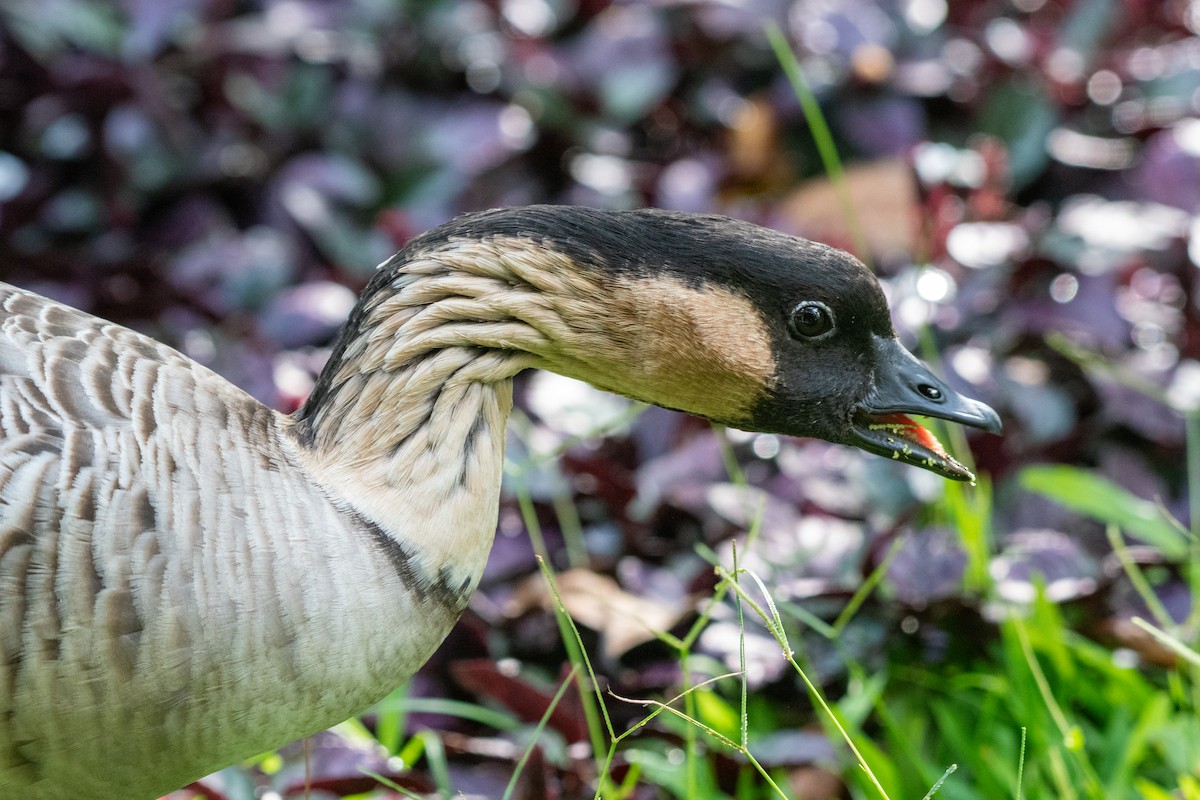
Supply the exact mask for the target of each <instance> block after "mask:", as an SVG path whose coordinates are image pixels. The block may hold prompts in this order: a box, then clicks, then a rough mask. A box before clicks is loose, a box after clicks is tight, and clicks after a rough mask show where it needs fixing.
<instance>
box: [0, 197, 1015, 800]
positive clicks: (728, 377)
mask: <svg viewBox="0 0 1200 800" xmlns="http://www.w3.org/2000/svg"><path fill="white" fill-rule="evenodd" d="M0 303H2V304H3V315H2V319H0V427H2V429H3V430H2V435H3V440H2V442H0V796H3V797H21V798H24V800H39V799H41V800H59V799H60V798H71V799H72V800H84V798H105V799H106V800H108V799H111V798H122V799H123V800H136V799H137V798H153V797H156V796H157V795H159V794H160V793H164V792H167V791H170V790H172V789H175V788H177V787H179V786H181V785H184V784H187V783H188V782H189V781H192V780H195V779H197V778H199V777H202V776H203V775H205V774H207V773H209V772H211V771H213V770H215V769H218V768H221V767H223V766H225V765H228V764H230V763H232V762H236V761H238V760H240V759H244V758H247V757H249V756H252V755H254V754H256V753H259V752H262V751H264V750H268V749H271V748H275V747H277V746H279V745H282V744H284V743H286V742H288V741H290V740H293V739H296V738H299V737H302V736H305V735H307V734H310V733H312V732H314V731H318V730H321V729H323V728H326V727H328V726H330V725H333V724H335V723H337V722H339V721H341V720H343V719H344V718H346V717H348V716H350V715H352V714H354V713H356V712H359V711H361V710H362V709H364V708H366V707H367V706H369V705H370V704H371V703H373V702H375V701H377V700H378V699H380V698H381V697H383V696H384V695H385V694H387V692H388V691H389V690H391V689H392V688H394V687H395V686H396V685H398V684H399V683H400V682H402V681H403V680H405V678H407V677H408V676H409V675H411V674H412V673H413V672H414V671H415V670H416V669H417V668H418V667H419V666H420V665H421V664H422V662H424V661H425V660H426V659H427V658H429V656H430V654H431V653H433V651H434V649H435V648H436V647H437V646H438V644H439V643H440V642H441V641H442V639H443V637H445V636H446V634H447V632H448V631H449V630H450V628H451V626H452V625H453V624H454V622H455V620H456V619H457V618H458V616H459V614H460V613H461V612H462V610H463V609H464V607H465V606H466V605H467V601H468V598H469V597H470V596H471V592H472V590H473V589H474V588H475V585H476V583H477V582H478V581H479V577H480V573H481V572H482V570H483V566H484V562H485V560H486V558H487V555H488V550H489V548H490V547H491V543H492V534H493V530H494V529H495V526H496V516H497V505H498V502H499V491H500V473H501V462H502V457H503V450H504V427H505V421H506V418H507V416H508V413H509V408H510V404H511V399H512V378H513V376H514V375H515V374H516V373H518V372H520V371H521V370H523V369H526V368H528V367H539V368H543V369H551V370H554V371H556V372H560V373H562V374H564V375H569V376H572V377H575V378H581V379H584V380H587V381H589V382H591V383H592V384H594V385H596V386H598V387H600V388H602V389H606V390H609V391H613V392H619V393H621V394H624V395H628V396H630V397H633V398H637V399H639V400H644V401H647V402H651V403H657V404H659V405H662V406H666V407H669V408H676V409H682V410H685V411H688V412H691V413H693V414H698V415H701V416H704V417H707V418H709V419H711V420H715V421H717V422H720V423H724V424H727V425H732V426H736V427H739V428H745V429H753V430H760V431H773V432H779V433H784V434H791V435H796V436H816V437H822V438H825V439H829V440H831V441H834V442H842V443H846V444H851V445H855V446H858V447H861V448H864V449H866V450H869V451H872V452H875V453H881V454H884V455H887V456H889V457H892V458H896V459H899V460H901V461H905V462H908V463H911V464H916V465H918V466H922V467H925V468H927V469H930V470H933V471H934V472H937V473H939V474H941V475H944V476H946V477H949V478H955V479H960V480H961V479H967V478H969V477H970V473H969V472H968V471H967V470H966V469H965V468H964V467H962V466H961V465H960V464H958V463H957V462H956V461H954V460H953V459H952V458H951V457H950V456H948V455H947V454H946V453H945V451H944V450H943V449H942V448H941V446H940V445H939V444H938V443H937V441H936V440H935V439H934V438H933V437H932V436H930V435H929V434H928V432H927V431H925V430H924V429H923V428H921V427H920V426H919V425H917V424H916V423H915V422H913V421H912V420H910V419H909V418H908V417H907V416H905V414H907V413H917V414H925V415H929V416H934V417H941V418H943V419H947V420H953V421H956V422H960V423H964V424H966V425H972V426H975V427H980V428H983V429H986V430H989V431H993V432H995V431H998V430H999V428H1000V422H999V419H998V417H997V416H996V414H995V412H994V411H992V410H991V409H990V408H988V407H987V406H985V405H983V404H981V403H978V402H975V401H973V400H969V399H966V398H964V397H962V396H960V395H958V394H957V393H955V392H954V391H953V390H951V389H950V388H949V387H948V386H946V384H944V383H943V382H941V381H940V380H938V379H937V378H936V377H934V376H933V375H932V374H931V373H930V372H929V371H928V370H927V369H926V368H925V367H924V366H922V365H921V364H920V362H918V361H917V360H916V359H915V358H913V357H912V356H911V355H910V354H909V353H908V352H907V351H906V350H905V349H904V348H903V347H902V346H901V345H900V344H899V343H898V342H897V340H896V338H895V333H894V331H893V329H892V324H891V321H890V318H889V315H888V309H887V306H886V303H885V301H884V296H883V294H882V292H881V291H880V288H879V284H878V283H877V282H876V280H875V279H874V277H872V275H871V274H870V273H869V272H868V271H867V270H866V269H865V268H864V267H863V266H862V265H861V264H859V263H858V262H857V261H855V260H854V259H853V258H852V257H850V256H848V255H847V254H845V253H842V252H840V251H838V250H834V249H832V248H829V247H825V246H823V245H819V244H814V243H812V242H808V241H804V240H802V239H797V238H793V237H789V236H785V235H783V234H780V233H776V232H773V231H770V230H764V229H762V228H758V227H755V226H753V225H749V224H746V223H743V222H737V221H734V220H730V219H725V218H721V217H714V216H690V215H683V214H675V213H666V212H660V211H649V210H647V211H630V212H605V211H595V210H590V209H583V208H569V207H545V206H542V207H531V208H517V209H502V210H495V211H488V212H484V213H479V214H471V215H467V216H464V217H461V218H459V219H457V220H454V221H452V222H450V223H448V224H446V225H443V226H441V227H439V228H437V229H435V230H432V231H430V232H428V233H426V234H424V235H422V236H420V237H418V238H416V239H415V240H413V241H412V242H411V243H410V244H409V245H408V246H407V247H405V248H404V250H402V251H401V252H400V253H399V254H398V255H396V256H395V257H393V258H392V259H390V260H389V261H387V262H386V263H385V264H383V265H382V267H381V268H380V269H379V271H378V273H377V274H376V276H375V278H374V279H373V280H372V281H371V283H370V285H369V286H368V287H367V289H366V291H365V292H364V293H363V296H362V298H361V300H360V301H359V303H358V305H357V307H356V308H355V309H354V311H353V313H352V314H351V315H350V319H349V322H348V323H347V324H346V326H345V328H344V330H343V331H342V333H341V336H340V337H339V339H338V341H337V344H336V346H335V349H334V352H333V356H332V357H331V358H330V360H329V364H328V366H326V368H325V370H324V372H323V373H322V375H321V376H320V379H319V381H318V383H317V385H316V388H315V390H314V391H313V393H312V396H311V397H310V398H309V400H308V402H307V404H306V405H305V406H304V407H303V408H302V409H301V410H300V411H299V412H297V413H296V414H294V415H292V416H284V415H281V414H279V413H276V412H274V411H272V410H271V409H269V408H266V407H264V406H263V405H261V404H259V403H258V402H256V401H255V400H253V399H251V398H250V397H249V396H247V395H246V394H244V393H243V392H242V391H240V390H238V389H237V388H235V387H234V386H232V385H231V384H229V383H228V382H226V381H225V380H224V379H222V378H220V377H219V376H217V375H215V374H214V373H212V372H211V371H209V370H208V369H205V368H204V367H201V366H199V365H198V364H196V363H194V362H192V361H190V360H189V359H187V358H185V357H184V356H183V355H181V354H179V353H178V352H176V351H174V350H172V349H170V348H168V347H165V346H163V345H161V344H159V343H157V342H155V341H152V340H151V339H148V338H147V337H145V336H142V335H140V334H137V333H134V332H132V331H130V330H127V329H125V328H122V327H120V326H118V325H114V324H111V323H108V322H105V321H104V320H101V319H97V318H95V317H92V316H89V315H87V314H84V313H81V312H79V311H75V310H73V309H71V308H67V307H65V306H62V305H59V304H58V303H55V302H52V301H50V300H47V299H45V298H43V297H39V296H37V295H34V294H30V293H28V292H24V291H21V290H19V289H15V288H11V287H2V289H0Z"/></svg>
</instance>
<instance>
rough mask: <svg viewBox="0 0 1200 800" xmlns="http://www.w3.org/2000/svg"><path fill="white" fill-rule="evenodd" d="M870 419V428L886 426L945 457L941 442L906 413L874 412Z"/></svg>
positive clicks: (898, 434)
mask: <svg viewBox="0 0 1200 800" xmlns="http://www.w3.org/2000/svg"><path fill="white" fill-rule="evenodd" d="M872 420H873V421H872V423H871V427H872V428H886V429H888V430H890V431H892V432H893V433H895V434H896V435H897V436H899V437H901V438H902V439H907V440H908V441H910V442H915V443H916V444H919V445H921V446H922V447H924V448H926V449H927V450H930V451H932V452H933V453H935V454H936V455H939V456H941V457H943V458H945V457H946V451H945V450H943V449H942V443H941V442H939V441H938V440H937V439H935V438H934V436H933V434H932V433H930V432H929V431H927V430H925V428H922V427H921V426H920V425H918V424H917V422H916V421H915V420H914V419H913V418H912V417H909V416H908V415H906V414H875V415H872Z"/></svg>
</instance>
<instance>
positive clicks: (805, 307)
mask: <svg viewBox="0 0 1200 800" xmlns="http://www.w3.org/2000/svg"><path fill="white" fill-rule="evenodd" d="M788 329H789V330H790V331H791V334H792V336H793V338H796V339H815V338H818V337H820V336H824V335H825V334H827V333H829V332H830V331H831V330H833V312H832V311H830V310H829V306H827V305H825V304H824V303H820V302H817V301H816V300H805V301H804V302H803V303H800V304H799V305H797V306H796V307H795V308H793V309H792V316H791V318H790V319H788Z"/></svg>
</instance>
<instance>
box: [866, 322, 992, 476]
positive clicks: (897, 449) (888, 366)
mask: <svg viewBox="0 0 1200 800" xmlns="http://www.w3.org/2000/svg"><path fill="white" fill-rule="evenodd" d="M873 346H874V348H875V384H874V386H873V387H872V388H871V391H870V392H869V393H868V394H867V396H866V397H865V398H864V399H863V400H862V401H861V402H860V403H859V404H858V407H857V408H856V409H855V410H854V413H853V415H852V417H851V421H850V441H849V444H853V445H855V446H857V447H861V448H862V449H863V450H867V451H868V452H871V453H876V454H877V455H882V456H886V457H888V458H894V459H896V460H898V461H903V462H905V463H907V464H913V465H915V466H918V467H922V468H924V469H928V470H930V471H932V472H936V473H937V474H939V475H942V476H944V477H946V478H951V479H953V480H958V481H970V480H974V479H975V476H974V475H973V474H971V471H970V470H969V469H967V468H966V467H964V466H963V465H962V464H960V463H958V461H956V460H954V458H952V457H951V456H950V455H949V454H948V453H947V452H946V449H945V448H944V447H942V444H941V442H939V441H938V440H937V438H936V437H935V436H934V435H933V434H932V433H930V432H929V431H928V430H927V429H926V428H924V427H922V426H921V425H920V424H919V423H917V422H916V421H915V420H913V419H912V418H910V417H909V416H908V415H909V414H919V415H921V416H926V417H937V418H938V419H944V420H948V421H950V422H958V423H960V424H963V425H969V426H971V427H972V428H980V429H981V430H985V431H987V432H988V433H996V434H998V433H1000V431H1001V429H1002V425H1001V423H1000V416H999V415H998V414H997V413H996V412H995V411H993V410H992V409H991V407H989V406H987V405H985V404H984V403H981V402H979V401H978V400H972V399H971V398H969V397H963V396H962V395H960V394H959V393H958V392H955V391H954V390H953V389H951V388H950V387H949V386H947V385H946V383H945V382H944V381H942V380H941V379H939V378H938V377H937V376H935V375H934V374H933V373H932V372H930V371H929V368H928V367H926V366H925V365H924V364H923V363H921V362H920V361H919V360H918V359H917V358H916V356H914V355H913V354H912V353H910V352H908V350H906V349H905V348H904V346H903V345H901V344H900V342H899V341H898V340H897V339H895V338H883V337H879V336H877V337H875V339H874V342H873Z"/></svg>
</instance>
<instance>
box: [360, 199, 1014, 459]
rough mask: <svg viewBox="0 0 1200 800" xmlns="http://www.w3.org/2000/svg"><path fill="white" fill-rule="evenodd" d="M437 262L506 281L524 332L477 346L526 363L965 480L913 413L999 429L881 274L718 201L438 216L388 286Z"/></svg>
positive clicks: (399, 261)
mask: <svg viewBox="0 0 1200 800" xmlns="http://www.w3.org/2000/svg"><path fill="white" fill-rule="evenodd" d="M430 259H433V260H435V261H438V262H439V263H443V264H452V265H457V266H458V267H459V268H461V269H464V270H466V271H472V270H474V271H476V272H479V271H481V270H482V271H483V272H486V273H487V274H488V276H489V279H492V280H498V281H499V282H500V283H502V284H503V285H504V286H506V287H509V288H511V289H512V292H510V294H509V295H508V296H507V299H505V300H503V301H496V302H497V304H498V305H503V306H504V307H505V308H504V315H507V316H511V317H513V318H518V319H519V320H520V321H521V323H522V325H521V330H522V331H524V333H521V334H512V335H511V336H509V337H508V338H505V336H504V335H503V334H500V333H493V334H491V337H492V338H490V339H488V335H483V340H482V341H479V340H477V341H475V344H485V345H486V346H488V347H490V348H492V349H500V350H509V349H511V350H513V351H521V354H522V357H523V358H525V357H527V360H525V361H521V362H520V364H521V366H535V367H543V368H546V369H551V370H554V371H556V372H559V373H562V374H565V375H568V376H570V377H575V378H579V379H582V380H586V381H588V382H590V383H592V384H593V385H595V386H597V387H599V388H601V389H606V390H609V391H613V392H616V393H619V394H623V395H626V396H629V397H632V398H635V399H638V400H642V401H645V402H649V403H654V404H657V405H660V406H664V407H667V408H672V409H678V410H682V411H687V412H690V413H693V414H697V415H699V416H703V417H706V418H708V419H711V420H713V421H715V422H718V423H722V424H725V425H729V426H731V427H736V428H740V429H745V430H754V431H763V432H770V433H779V434H786V435H790V436H799V437H816V438H821V439H826V440H828V441H831V442H836V443H840V444H845V445H850V446H854V447H858V448H861V449H863V450H866V451H869V452H871V453H875V454H878V455H882V456H885V457H888V458H892V459H896V460H899V461H903V462H905V463H908V464H912V465H915V466H918V467H921V468H924V469H928V470H931V471H933V472H935V473H937V474H939V475H942V476H945V477H947V478H952V479H955V480H970V479H972V478H973V476H972V475H971V473H970V471H969V470H968V469H967V468H966V467H964V466H963V465H962V464H960V463H959V462H958V461H956V460H955V459H954V458H953V457H952V456H951V455H949V454H948V453H947V452H946V450H945V448H944V447H943V446H942V445H941V444H940V443H939V442H938V440H937V439H936V438H935V437H934V436H933V434H931V433H930V432H929V431H928V430H927V429H926V428H925V427H923V426H922V425H920V424H919V423H918V422H917V421H915V420H914V419H912V416H911V415H922V416H926V417H935V418H939V419H943V420H947V421H950V422H956V423H960V424H963V425H967V426H971V427H975V428H980V429H983V430H985V431H989V432H991V433H999V432H1000V430H1001V423H1000V418H999V416H998V415H997V414H996V412H995V411H993V410H992V409H991V408H989V407H988V406H987V405H985V404H983V403H981V402H979V401H977V400H973V399H971V398H968V397H965V396H963V395H961V394H959V393H958V392H956V391H955V390H954V389H953V388H951V387H950V386H949V385H948V384H947V383H946V382H945V381H943V380H942V379H940V378H938V377H937V376H936V375H934V374H933V372H931V371H930V369H929V368H928V367H927V366H926V365H925V364H923V363H922V362H921V361H919V360H918V359H917V358H915V357H914V356H913V355H912V354H911V353H910V352H909V351H908V350H907V349H905V347H904V346H903V345H902V344H901V343H900V342H899V340H898V339H897V337H896V331H895V329H894V327H893V325H892V321H891V315H890V313H889V311H888V306H887V302H886V300H885V298H884V294H883V291H882V290H881V288H880V285H879V282H878V281H877V280H876V278H875V276H874V275H873V274H872V273H871V272H870V271H869V270H868V269H867V268H866V267H865V266H863V264H862V263H861V262H859V261H858V260H857V259H855V258H854V257H853V256H851V255H849V254H848V253H845V252H843V251H841V250H838V249H836V248H832V247H829V246H826V245H823V244H819V243H816V242H812V241H808V240H805V239H802V238H798V237H795V236H789V235H786V234H783V233H780V232H777V231H773V230H770V229H766V228H762V227H759V226H756V225H752V224H750V223H746V222H742V221H738V220H734V219H730V218H727V217H721V216H714V215H695V214H682V213H676V212H668V211H660V210H651V209H644V210H637V211H600V210H595V209H587V208H578V207H569V206H530V207H522V208H508V209H496V210H492V211H486V212H481V213H475V214H469V215H466V216H463V217H460V218H458V219H456V220H453V221H451V222H449V223H447V224H445V225H443V226H441V227H439V228H435V229H433V230H432V231H430V232H428V233H426V234H424V235H422V236H420V237H418V238H417V239H415V240H414V241H413V242H411V243H410V244H409V245H408V246H407V247H406V248H405V250H404V251H402V252H401V253H400V254H399V255H398V256H397V257H396V258H395V259H393V261H392V262H391V264H390V266H388V267H387V268H386V269H385V270H383V272H384V273H385V274H383V275H381V276H380V277H379V282H380V284H381V285H391V286H393V287H394V286H396V285H397V284H398V283H403V282H404V281H405V280H406V275H405V270H406V269H410V268H411V267H412V265H413V264H414V263H426V262H428V261H429V260H430ZM481 264H487V265H490V266H488V267H487V268H481V267H480V266H479V265H481ZM524 290H528V291H524ZM522 298H524V299H522ZM480 322H481V323H487V324H489V325H491V328H492V329H494V330H495V331H498V330H499V328H498V327H496V323H489V322H488V320H480ZM479 327H483V326H482V325H481V326H479ZM527 334H528V335H527ZM476 336H477V339H478V337H479V334H478V333H477V334H476Z"/></svg>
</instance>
